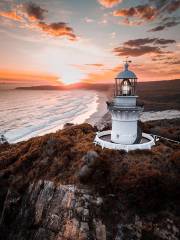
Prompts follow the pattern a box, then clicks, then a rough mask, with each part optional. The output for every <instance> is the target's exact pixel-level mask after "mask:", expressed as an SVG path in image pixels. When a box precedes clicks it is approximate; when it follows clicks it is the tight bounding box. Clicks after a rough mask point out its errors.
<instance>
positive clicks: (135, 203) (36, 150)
mask: <svg viewBox="0 0 180 240" xmlns="http://www.w3.org/2000/svg"><path fill="white" fill-rule="evenodd" d="M143 128H144V130H146V131H147V132H151V133H156V134H159V135H163V134H164V136H168V137H171V138H173V139H175V140H178V139H179V131H180V121H179V120H164V121H162V122H161V125H160V124H159V122H158V121H157V122H156V121H155V122H148V123H145V124H143ZM95 132H96V129H95V128H93V127H92V126H91V125H89V124H86V123H85V124H81V125H75V126H71V125H69V126H68V125H67V126H66V128H64V129H63V130H60V131H57V132H56V133H52V134H47V135H45V136H42V137H35V138H32V139H30V140H28V141H25V142H20V143H17V144H12V145H9V144H5V145H3V144H2V145H1V152H0V179H1V181H0V185H1V188H8V187H9V188H12V189H15V190H16V191H20V192H23V191H24V189H26V187H27V186H28V185H29V184H30V183H32V182H34V181H38V180H40V179H41V180H50V181H53V182H54V183H55V184H76V185H79V184H85V185H88V186H89V187H90V188H92V189H94V190H95V191H98V192H99V193H100V194H102V195H106V194H110V193H111V194H116V195H117V196H119V197H120V198H121V199H124V201H125V202H126V204H127V205H129V206H132V207H136V208H137V209H138V210H140V211H142V212H143V211H150V210H154V209H160V208H163V207H165V206H166V205H167V204H170V203H172V202H177V201H179V200H180V194H179V191H178V187H179V184H180V180H179V173H180V172H179V169H180V161H179V160H180V145H178V144H175V143H171V142H168V141H166V140H160V141H159V142H158V143H157V145H156V146H155V147H153V149H152V150H151V151H149V150H146V151H140V150H136V151H131V152H129V153H126V152H123V151H114V150H109V149H103V150H102V149H101V148H100V147H99V146H95V145H94V144H93V139H94V136H95ZM89 151H93V152H95V153H96V154H97V156H98V157H97V158H96V160H94V161H95V163H94V165H93V167H92V169H91V171H90V172H88V171H87V172H86V174H85V176H83V177H79V172H80V170H81V169H82V168H83V167H84V165H86V163H85V161H84V156H85V155H86V154H87V152H89ZM145 202H146V204H144V203H145ZM176 206H177V205H176V204H174V205H173V207H174V208H176Z"/></svg>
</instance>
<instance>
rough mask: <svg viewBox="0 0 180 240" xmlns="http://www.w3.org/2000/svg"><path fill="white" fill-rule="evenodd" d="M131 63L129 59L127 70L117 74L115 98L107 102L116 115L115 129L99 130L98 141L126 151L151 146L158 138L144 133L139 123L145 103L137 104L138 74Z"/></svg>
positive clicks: (126, 63)
mask: <svg viewBox="0 0 180 240" xmlns="http://www.w3.org/2000/svg"><path fill="white" fill-rule="evenodd" d="M128 67H129V65H128V61H126V62H125V65H124V71H122V72H120V73H119V74H118V75H117V77H116V78H115V91H114V98H113V99H112V101H111V102H107V106H108V110H109V111H110V113H111V116H112V130H108V131H103V132H98V133H97V135H96V137H95V140H94V142H95V144H99V145H101V146H102V147H103V148H104V147H106V148H110V149H119V150H120V149H123V150H126V151H130V150H135V149H151V147H152V146H153V145H155V141H154V138H153V137H152V136H151V135H149V134H146V133H142V131H141V129H140V126H139V124H138V121H139V119H140V114H141V113H142V111H143V107H142V106H139V105H137V98H138V96H137V95H136V86H137V77H136V74H135V73H134V72H132V71H130V70H129V69H128Z"/></svg>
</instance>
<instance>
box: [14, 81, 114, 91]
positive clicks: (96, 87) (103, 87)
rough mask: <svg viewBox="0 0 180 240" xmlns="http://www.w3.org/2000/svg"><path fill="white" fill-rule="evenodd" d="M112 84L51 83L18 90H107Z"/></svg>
mask: <svg viewBox="0 0 180 240" xmlns="http://www.w3.org/2000/svg"><path fill="white" fill-rule="evenodd" d="M111 86H112V84H111V83H108V84H101V83H98V84H91V83H81V82H79V83H73V84H69V85H60V86H51V85H40V86H31V87H17V88H15V89H16V90H75V89H86V90H97V91H107V90H108V89H109V88H110V87H111Z"/></svg>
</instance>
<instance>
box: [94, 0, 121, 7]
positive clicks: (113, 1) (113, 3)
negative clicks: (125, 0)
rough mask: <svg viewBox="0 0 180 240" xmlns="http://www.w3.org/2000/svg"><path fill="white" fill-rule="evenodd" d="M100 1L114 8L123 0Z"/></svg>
mask: <svg viewBox="0 0 180 240" xmlns="http://www.w3.org/2000/svg"><path fill="white" fill-rule="evenodd" d="M98 2H99V3H100V4H101V5H102V6H103V7H105V8H112V7H114V6H115V5H117V4H118V3H121V2H122V0H98Z"/></svg>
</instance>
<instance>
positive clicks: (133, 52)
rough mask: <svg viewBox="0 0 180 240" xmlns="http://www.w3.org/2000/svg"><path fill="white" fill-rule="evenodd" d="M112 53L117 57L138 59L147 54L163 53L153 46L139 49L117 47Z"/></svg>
mask: <svg viewBox="0 0 180 240" xmlns="http://www.w3.org/2000/svg"><path fill="white" fill-rule="evenodd" d="M113 52H114V53H115V54H116V55H117V56H132V57H139V56H142V55H145V54H147V53H153V54H160V53H164V52H163V51H162V50H161V48H160V47H154V46H141V47H133V48H131V47H117V48H114V50H113Z"/></svg>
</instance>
